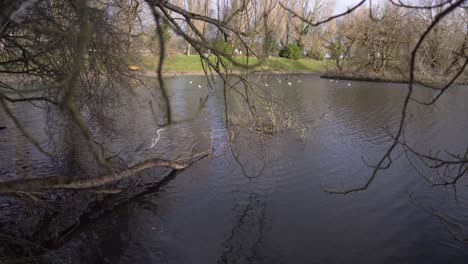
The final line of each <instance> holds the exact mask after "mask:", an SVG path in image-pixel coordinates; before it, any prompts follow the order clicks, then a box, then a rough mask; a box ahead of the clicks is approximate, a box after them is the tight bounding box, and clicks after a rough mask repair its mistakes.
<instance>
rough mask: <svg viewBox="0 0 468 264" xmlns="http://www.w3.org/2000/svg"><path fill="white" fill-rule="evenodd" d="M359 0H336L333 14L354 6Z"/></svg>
mask: <svg viewBox="0 0 468 264" xmlns="http://www.w3.org/2000/svg"><path fill="white" fill-rule="evenodd" d="M359 2H360V0H336V7H335V12H343V11H346V9H348V7H351V6H354V5H356V4H357V3H359Z"/></svg>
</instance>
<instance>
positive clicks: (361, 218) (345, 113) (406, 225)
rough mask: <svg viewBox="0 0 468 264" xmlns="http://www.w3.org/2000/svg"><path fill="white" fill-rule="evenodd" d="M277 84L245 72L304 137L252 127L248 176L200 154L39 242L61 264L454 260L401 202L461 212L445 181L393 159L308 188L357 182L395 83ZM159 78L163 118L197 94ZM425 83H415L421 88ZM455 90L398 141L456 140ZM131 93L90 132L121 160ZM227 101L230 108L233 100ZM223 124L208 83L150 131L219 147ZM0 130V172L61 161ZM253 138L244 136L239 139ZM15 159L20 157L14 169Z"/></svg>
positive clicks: (433, 228)
mask: <svg viewBox="0 0 468 264" xmlns="http://www.w3.org/2000/svg"><path fill="white" fill-rule="evenodd" d="M299 80H300V82H298V81H299ZM190 81H192V84H190ZM290 81H291V82H292V85H291V86H288V85H283V86H280V84H279V82H278V79H277V77H276V76H268V78H266V79H259V82H260V84H261V86H262V85H263V84H264V83H268V84H269V86H268V87H269V89H275V91H276V92H277V94H279V95H281V97H282V98H285V99H284V101H285V102H286V104H287V105H288V107H289V108H291V109H292V110H293V111H296V112H297V113H301V112H305V116H304V119H305V120H306V122H307V123H308V124H309V125H310V128H311V129H310V135H309V137H308V139H307V141H306V142H305V143H303V142H302V141H300V140H299V138H298V137H297V135H294V134H292V133H288V132H284V133H280V134H279V135H278V136H276V137H267V138H265V146H267V154H268V163H267V166H266V168H265V170H264V171H263V173H262V174H261V175H260V176H259V177H256V178H253V179H251V178H248V177H245V175H244V174H243V172H242V169H241V168H240V166H239V165H238V164H237V162H236V161H235V159H234V157H233V156H232V153H231V152H225V153H224V154H222V155H220V156H218V157H215V158H212V159H209V160H203V161H201V162H199V163H197V164H195V165H194V166H193V167H191V168H190V169H188V170H186V171H184V172H182V173H180V174H179V175H177V177H174V179H172V180H171V181H168V182H166V183H165V184H164V185H162V186H160V187H161V188H157V190H156V189H155V190H154V191H153V190H150V191H148V192H145V193H144V194H142V195H139V196H138V197H136V198H134V199H130V200H128V201H125V202H124V203H123V204H121V205H120V206H118V207H113V206H112V205H109V210H106V212H107V213H105V214H99V215H98V216H96V215H88V216H87V217H86V225H85V224H82V225H81V226H79V227H77V228H75V229H74V230H73V232H72V234H71V235H70V237H67V241H65V242H64V243H63V247H61V248H60V249H58V250H55V251H54V252H52V253H53V254H55V255H57V256H63V258H64V259H65V258H66V259H67V262H68V258H69V257H70V259H71V263H349V262H350V260H352V261H351V262H362V263H428V262H431V263H463V262H461V261H463V259H465V260H466V258H467V257H468V247H467V246H466V245H465V244H463V243H460V242H459V241H457V240H455V239H454V237H453V235H452V234H451V233H450V232H447V230H446V229H445V228H444V225H443V224H441V223H440V221H439V219H438V218H436V217H433V216H431V215H430V214H428V213H427V212H425V211H424V210H421V209H420V208H418V207H417V206H415V205H414V203H413V202H412V199H414V198H416V199H418V201H422V202H423V203H425V204H426V205H430V206H434V208H438V209H444V211H443V212H444V213H447V214H450V215H452V216H455V217H458V218H459V219H463V217H464V219H468V217H467V216H466V210H464V209H463V207H460V206H456V203H455V202H454V201H453V195H452V193H451V192H448V191H445V190H439V189H435V188H431V187H428V186H427V185H426V184H425V183H424V181H423V180H422V178H421V177H420V176H418V174H417V173H416V171H415V170H414V169H413V168H412V167H411V165H410V164H409V163H408V162H407V160H406V159H404V158H399V159H396V160H395V162H394V164H393V165H392V167H391V168H390V169H388V170H385V171H382V172H381V173H380V174H379V176H378V177H377V178H376V180H375V182H374V183H373V184H372V185H371V188H370V189H369V190H366V191H364V192H360V193H355V194H351V195H346V196H340V195H329V194H327V193H325V192H324V191H323V190H322V188H321V185H326V186H333V187H336V188H340V187H344V188H345V187H350V186H355V185H357V184H359V183H362V182H363V181H365V180H366V179H367V177H368V176H369V175H370V173H371V169H370V168H369V167H367V166H366V165H365V164H364V163H363V161H362V159H364V160H366V161H368V162H370V163H373V162H375V161H376V160H378V159H379V158H380V157H381V155H382V151H383V150H385V149H386V147H387V146H388V144H389V139H388V137H387V136H386V130H385V129H386V128H387V127H388V129H389V130H390V131H391V132H394V131H395V128H396V126H397V124H398V121H399V114H400V107H401V105H402V98H403V96H404V91H405V86H404V85H400V84H385V83H365V82H363V83H360V82H351V85H350V86H348V85H347V83H346V82H339V83H334V82H329V81H328V80H323V79H319V78H318V77H317V76H314V75H298V76H291V78H290ZM282 83H283V84H285V83H286V82H285V81H283V82H282ZM167 84H168V86H169V87H170V94H171V100H172V101H173V103H174V105H173V107H174V112H175V113H176V115H177V116H176V118H186V117H188V116H191V114H193V113H194V112H195V111H196V109H197V107H198V103H199V101H200V98H204V96H206V95H207V94H208V93H210V91H209V90H208V88H207V87H206V80H204V79H203V78H202V77H177V78H171V79H168V80H167ZM198 85H201V86H202V88H198ZM262 87H265V86H262ZM427 93H428V92H427V91H425V90H422V89H421V90H416V94H417V96H418V97H421V98H424V97H425V96H427ZM467 96H468V90H467V89H466V87H455V88H453V89H452V90H450V91H449V92H448V93H447V94H446V96H444V97H443V98H441V101H440V102H438V103H437V104H436V105H434V106H431V107H423V106H417V105H412V106H411V108H410V112H411V113H410V115H409V116H410V121H411V122H410V123H409V124H408V126H407V127H406V140H407V141H408V142H410V143H411V144H413V145H415V146H417V147H418V149H419V150H420V151H428V150H430V149H438V148H439V147H440V146H446V147H447V149H448V150H453V151H459V150H460V149H461V147H465V146H466V145H467V144H468V139H467V138H466V131H467V129H468V122H467V121H468V112H467V111H466V107H467V105H466V99H465V98H467ZM145 98H146V97H145V96H142V97H141V98H140V99H139V100H129V102H128V103H127V104H126V105H125V107H126V109H129V111H122V115H121V116H119V117H118V118H117V120H116V123H117V125H116V126H117V127H119V130H120V131H121V132H120V133H118V134H117V135H111V136H109V138H105V139H103V140H104V141H105V143H106V144H107V145H108V146H110V147H111V148H113V149H114V150H115V151H116V152H118V151H122V152H121V153H122V156H124V157H128V158H130V157H131V158H135V155H137V153H135V152H134V150H135V149H136V148H137V147H138V146H139V145H140V144H142V142H145V140H148V139H151V137H152V135H153V133H154V129H155V125H154V121H153V120H152V116H151V113H150V110H149V106H148V102H147V98H146V99H145ZM145 100H146V101H145ZM229 100H232V99H229ZM140 101H143V103H142V104H140ZM228 105H230V106H232V107H233V109H235V101H229V102H228ZM16 111H17V112H19V113H22V112H24V113H30V114H28V115H29V116H28V115H24V116H22V117H23V118H24V120H29V121H28V122H29V123H27V124H28V126H29V128H35V127H36V126H37V124H39V123H40V122H41V118H42V116H41V115H35V114H34V112H31V111H29V112H28V109H27V108H25V109H16ZM0 117H1V118H4V116H2V113H0ZM2 120H3V119H2ZM224 122H225V119H224V101H223V97H222V95H221V94H219V93H216V92H214V93H213V94H212V96H211V98H210V100H208V102H207V104H206V107H205V109H204V111H203V113H202V114H201V115H200V116H199V117H197V118H196V119H195V120H192V121H190V122H186V123H182V124H179V125H178V126H176V127H174V128H172V130H171V131H168V133H166V134H163V136H162V140H164V141H165V142H171V141H172V142H177V139H178V138H179V137H180V136H181V133H182V132H181V131H183V134H191V135H194V137H196V138H197V140H198V141H200V143H201V145H203V146H207V147H208V146H210V145H211V144H213V145H215V146H217V147H219V149H224V147H225V146H226V138H227V132H226V130H225V123H224ZM0 125H2V124H0ZM7 126H8V127H10V125H9V124H7ZM41 131H42V130H41V129H38V131H37V133H36V136H40V134H41ZM6 137H7V138H9V139H10V140H8V141H6V140H5V138H6ZM63 140H64V141H66V140H69V139H67V137H66V136H63ZM0 141H1V146H2V148H0V157H14V158H12V159H11V160H10V159H6V158H3V161H2V162H0V173H1V172H4V171H8V173H6V176H5V177H12V175H15V174H16V175H21V174H22V173H23V174H25V175H29V174H31V173H32V174H34V175H44V174H48V173H49V174H50V173H54V172H56V170H58V168H63V167H67V166H69V165H67V164H54V163H51V162H50V160H49V159H47V158H44V157H42V156H41V155H40V154H39V153H37V151H35V150H34V149H33V148H30V146H29V145H28V144H26V143H25V141H24V138H23V137H21V136H20V135H19V133H18V131H15V130H14V129H10V128H8V129H6V130H0ZM256 144H257V142H256V141H255V140H254V139H251V141H249V142H248V144H245V147H248V148H253V149H255V148H256ZM155 151H156V152H157V151H158V150H155ZM159 151H160V152H159V153H162V150H159ZM236 151H237V152H235V153H236V154H239V157H240V158H242V159H244V161H250V166H254V165H255V164H257V165H258V164H259V163H258V162H255V160H254V159H253V158H251V157H252V156H249V155H250V154H249V153H247V151H246V150H245V149H244V148H238V149H236ZM219 153H221V152H219ZM219 153H218V154H219ZM67 155H71V156H73V155H77V153H74V152H73V150H69V153H68V154H67ZM155 155H156V154H155ZM25 164H31V165H30V166H31V167H28V168H22V166H25ZM72 165H73V164H72ZM72 165H70V166H72ZM258 166H261V165H258ZM250 169H253V170H255V169H258V168H255V167H253V168H250ZM54 170H55V171H54ZM149 173H152V172H149ZM459 191H460V190H459ZM463 191H464V192H465V193H466V189H465V190H463ZM410 194H412V195H413V196H412V197H413V198H410ZM451 198H452V199H451ZM104 204H105V203H104ZM111 204H112V203H111ZM84 220H85V218H83V222H85V221H84Z"/></svg>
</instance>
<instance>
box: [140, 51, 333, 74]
mask: <svg viewBox="0 0 468 264" xmlns="http://www.w3.org/2000/svg"><path fill="white" fill-rule="evenodd" d="M235 60H236V61H237V62H239V63H242V64H246V63H247V58H246V57H236V58H235ZM212 61H213V62H214V61H215V59H214V58H213V60H212ZM157 63H158V57H157V56H154V57H153V56H150V57H146V58H143V60H142V61H141V65H140V66H141V69H142V70H154V69H156V68H157ZM258 63H259V62H258V59H257V58H252V57H251V58H249V65H256V64H258ZM325 68H326V62H325V61H316V60H311V59H305V58H304V59H300V60H290V59H285V58H276V57H270V58H267V59H266V60H265V61H264V62H263V63H262V64H261V65H258V66H256V67H255V68H253V69H252V70H260V69H263V70H269V71H274V70H279V71H296V72H297V71H300V72H324V71H325ZM233 69H234V70H241V69H242V67H239V66H233ZM164 71H170V72H199V71H203V69H202V64H201V62H200V57H199V56H198V55H191V56H186V55H177V56H173V57H167V58H166V59H165V63H164Z"/></svg>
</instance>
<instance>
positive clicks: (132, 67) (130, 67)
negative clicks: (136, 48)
mask: <svg viewBox="0 0 468 264" xmlns="http://www.w3.org/2000/svg"><path fill="white" fill-rule="evenodd" d="M128 68H129V69H130V70H132V71H137V70H139V69H140V66H136V65H130V66H128Z"/></svg>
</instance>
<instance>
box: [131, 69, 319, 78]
mask: <svg viewBox="0 0 468 264" xmlns="http://www.w3.org/2000/svg"><path fill="white" fill-rule="evenodd" d="M212 73H213V74H215V75H216V74H217V73H216V72H212ZM243 73H245V72H242V71H238V70H236V71H232V72H231V74H230V75H241V74H243ZM208 74H209V73H208ZM249 74H283V75H289V74H323V72H321V71H252V72H249ZM137 75H139V76H142V77H146V78H157V77H158V74H157V73H156V72H148V71H143V72H141V73H138V74H137ZM178 76H205V72H203V71H167V72H163V77H178Z"/></svg>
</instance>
